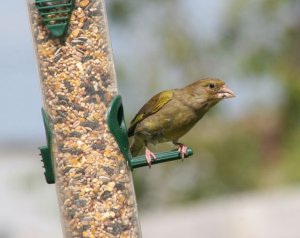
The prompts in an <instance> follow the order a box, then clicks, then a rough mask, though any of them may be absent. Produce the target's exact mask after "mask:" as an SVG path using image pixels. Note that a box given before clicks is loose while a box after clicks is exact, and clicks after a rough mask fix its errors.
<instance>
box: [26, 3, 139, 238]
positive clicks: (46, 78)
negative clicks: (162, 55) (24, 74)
mask: <svg viewBox="0 0 300 238" xmlns="http://www.w3.org/2000/svg"><path fill="white" fill-rule="evenodd" d="M29 2H30V3H29V11H30V17H31V24H32V32H33V39H34V43H35V50H36V55H37V62H38V69H39V73H40V79H41V85H42V93H43V101H44V108H45V110H46V112H47V114H48V117H49V120H50V126H51V129H52V132H53V141H52V150H53V151H52V157H53V164H54V169H55V178H56V187H57V194H58V200H59V206H60V211H61V220H62V223H63V227H64V233H65V237H68V238H69V237H74V238H82V237H89V238H101V237H122V238H125V237H140V236H141V233H140V228H139V223H138V218H137V207H136V201H135V194H134V188H133V184H132V178H131V173H130V171H129V170H128V167H127V165H126V162H125V159H124V157H123V155H122V154H121V153H120V150H119V148H118V145H117V143H116V142H115V139H114V137H113V136H112V134H111V133H110V132H109V129H108V126H107V123H106V114H107V110H108V107H109V105H110V102H111V100H112V98H113V97H114V96H115V95H117V85H116V79H115V71H114V65H113V59H112V53H111V48H110V43H109V37H108V30H107V21H106V16H105V9H104V3H103V1H102V0H77V1H76V4H75V9H74V10H73V12H72V15H71V17H70V25H69V30H68V33H67V35H66V37H65V38H64V40H60V39H54V38H52V37H51V36H50V35H49V32H48V30H47V28H46V27H45V26H44V25H43V24H42V21H41V17H40V16H39V13H38V10H37V9H36V7H35V4H34V1H32V0H29Z"/></svg>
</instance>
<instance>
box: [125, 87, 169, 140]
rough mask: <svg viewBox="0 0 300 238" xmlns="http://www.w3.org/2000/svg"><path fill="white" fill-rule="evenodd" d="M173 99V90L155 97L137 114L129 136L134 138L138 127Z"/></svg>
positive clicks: (132, 122) (131, 124)
mask: <svg viewBox="0 0 300 238" xmlns="http://www.w3.org/2000/svg"><path fill="white" fill-rule="evenodd" d="M172 97H173V91H172V90H166V91H162V92H160V93H158V94H156V95H155V96H153V97H152V98H151V99H150V100H149V101H148V102H147V103H146V104H145V105H144V106H143V107H142V108H141V109H140V110H139V112H138V113H137V114H136V116H135V117H134V118H133V120H132V121H131V123H130V127H129V129H128V136H133V134H134V130H135V127H136V125H137V124H138V123H139V122H141V121H142V120H144V119H145V118H147V117H148V116H150V115H152V114H153V113H155V112H157V111H159V110H160V109H161V108H162V107H163V106H164V105H166V104H167V103H168V102H169V101H170V100H171V99H172Z"/></svg>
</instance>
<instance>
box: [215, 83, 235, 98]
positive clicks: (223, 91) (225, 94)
mask: <svg viewBox="0 0 300 238" xmlns="http://www.w3.org/2000/svg"><path fill="white" fill-rule="evenodd" d="M217 97H218V98H220V99H225V98H233V97H235V94H234V92H233V91H232V90H231V89H230V88H228V87H227V85H225V84H224V85H223V86H222V87H221V88H220V90H219V92H218V93H217Z"/></svg>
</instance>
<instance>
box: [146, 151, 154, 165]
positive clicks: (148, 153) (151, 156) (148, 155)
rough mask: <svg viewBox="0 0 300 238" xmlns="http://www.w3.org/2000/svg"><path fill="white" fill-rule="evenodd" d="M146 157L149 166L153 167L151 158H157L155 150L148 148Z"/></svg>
mask: <svg viewBox="0 0 300 238" xmlns="http://www.w3.org/2000/svg"><path fill="white" fill-rule="evenodd" d="M145 157H146V160H147V163H148V166H149V168H151V160H152V158H153V159H154V160H156V155H155V154H154V153H153V152H151V151H150V150H149V149H148V148H146V150H145Z"/></svg>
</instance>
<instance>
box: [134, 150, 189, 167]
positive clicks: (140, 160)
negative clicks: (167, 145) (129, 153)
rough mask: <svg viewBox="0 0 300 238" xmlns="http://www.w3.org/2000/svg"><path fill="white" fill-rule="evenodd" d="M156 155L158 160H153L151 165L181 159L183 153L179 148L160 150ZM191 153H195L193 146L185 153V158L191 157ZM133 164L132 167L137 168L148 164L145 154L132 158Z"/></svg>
mask: <svg viewBox="0 0 300 238" xmlns="http://www.w3.org/2000/svg"><path fill="white" fill-rule="evenodd" d="M155 155H156V157H157V158H156V160H152V161H151V165H154V164H160V163H164V162H168V161H172V160H178V159H181V154H180V153H179V152H178V151H177V150H172V151H165V152H160V153H157V154H155ZM191 155H193V150H192V149H191V148H188V149H187V154H186V155H185V157H184V159H186V158H187V157H189V156H191ZM131 166H132V169H135V168H140V167H145V166H148V163H147V161H146V158H145V156H144V155H143V156H137V157H134V158H133V159H132V160H131Z"/></svg>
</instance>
